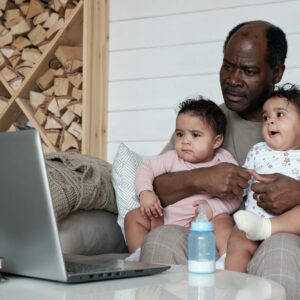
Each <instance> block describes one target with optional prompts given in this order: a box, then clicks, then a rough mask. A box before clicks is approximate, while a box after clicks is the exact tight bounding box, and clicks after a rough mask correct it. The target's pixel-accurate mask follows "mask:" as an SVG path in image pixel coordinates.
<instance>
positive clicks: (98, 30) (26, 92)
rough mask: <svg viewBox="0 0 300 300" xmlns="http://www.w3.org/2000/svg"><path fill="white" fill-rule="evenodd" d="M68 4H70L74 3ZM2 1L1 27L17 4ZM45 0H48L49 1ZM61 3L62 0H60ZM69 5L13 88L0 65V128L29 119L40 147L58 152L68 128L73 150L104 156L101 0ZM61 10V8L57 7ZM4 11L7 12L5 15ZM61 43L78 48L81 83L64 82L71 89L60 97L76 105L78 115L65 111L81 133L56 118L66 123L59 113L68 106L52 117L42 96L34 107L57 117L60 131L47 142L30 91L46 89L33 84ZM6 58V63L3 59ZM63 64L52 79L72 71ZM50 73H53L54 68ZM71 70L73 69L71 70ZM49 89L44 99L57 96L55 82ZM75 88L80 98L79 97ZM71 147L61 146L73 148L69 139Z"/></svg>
mask: <svg viewBox="0 0 300 300" xmlns="http://www.w3.org/2000/svg"><path fill="white" fill-rule="evenodd" d="M37 1H38V0H37ZM38 2H39V4H40V5H41V6H45V1H38ZM69 2H70V3H72V4H73V3H75V2H76V1H69ZM7 3H8V4H7V7H6V10H5V11H3V15H2V17H1V19H0V20H2V21H3V22H2V24H4V26H5V24H6V22H5V21H7V20H5V16H6V13H7V12H8V10H11V9H15V8H19V7H17V6H16V5H15V4H14V3H15V1H12V0H8V1H7ZM24 3H25V4H26V3H27V5H29V4H30V3H31V2H30V0H27V1H26V0H25V1H23V5H24ZM51 3H53V2H50V1H49V5H50V4H51ZM62 3H65V1H62ZM75 4H76V6H75V7H74V8H73V9H72V11H71V13H70V14H69V15H68V17H67V18H66V19H65V20H64V24H63V26H62V27H61V29H60V30H59V31H58V32H57V33H56V34H55V35H54V36H53V37H52V38H51V39H49V40H47V44H46V46H45V47H44V48H43V51H42V54H41V55H40V57H39V59H38V60H37V61H36V63H35V64H34V65H33V66H32V68H31V70H29V71H28V72H27V73H26V76H25V78H24V79H23V81H22V82H21V84H20V86H19V87H18V88H16V87H13V86H12V84H10V82H7V81H6V79H5V77H4V76H3V75H2V74H1V70H2V69H3V68H4V66H5V65H4V66H3V65H2V66H1V68H0V93H1V94H0V95H2V96H5V97H6V98H8V99H9V100H8V102H7V104H6V106H5V108H4V109H2V112H1V114H0V131H6V130H8V129H10V128H11V126H12V124H14V123H16V122H27V121H29V123H30V125H32V126H33V127H35V128H36V129H37V130H38V131H39V133H40V136H41V138H42V140H43V143H44V144H45V146H46V147H45V149H48V151H50V152H53V151H62V149H65V148H66V146H65V144H64V145H63V141H64V135H65V132H66V131H68V137H70V132H71V137H72V139H73V138H74V139H75V140H77V141H78V149H77V151H78V152H81V153H84V154H90V155H93V156H98V157H101V158H105V156H106V126H107V125H106V122H107V121H106V114H107V43H108V34H107V32H108V28H107V22H108V20H107V11H108V7H107V1H105V0H96V1H87V0H86V1H83V0H81V1H77V3H75ZM51 9H52V10H51ZM61 9H62V10H63V12H64V11H65V9H66V8H65V7H63V8H61ZM45 10H48V11H50V12H51V13H56V12H55V11H53V7H45ZM60 12H61V11H60ZM7 15H9V14H8V13H7ZM23 17H24V18H26V16H25V15H22V18H23ZM31 22H32V20H31ZM0 26H1V25H0ZM9 29H10V28H9V27H8V28H7V30H9ZM0 35H1V27H0ZM21 36H23V37H26V38H27V33H26V34H22V35H21ZM14 38H16V37H14ZM7 46H8V47H10V48H9V49H13V50H14V49H16V48H14V46H13V44H11V45H5V46H3V47H2V48H5V47H7ZM32 46H33V45H32V44H31V45H29V46H28V47H32ZM62 47H63V48H66V47H74V49H75V48H76V50H78V49H82V55H81V61H82V67H81V68H80V69H79V74H81V75H82V85H81V86H80V87H78V88H77V87H76V88H75V87H74V86H72V84H69V83H67V87H69V85H70V89H68V90H70V91H71V90H72V91H73V92H70V94H66V95H65V94H63V95H64V97H70V99H71V98H72V99H73V100H71V102H72V103H78V102H81V103H82V115H76V114H72V112H71V113H69V112H68V113H69V114H70V115H73V116H74V121H73V120H72V122H75V123H76V124H75V125H76V126H77V128H80V127H82V134H81V137H80V135H76V134H74V131H73V132H72V131H70V132H69V129H70V124H68V123H66V122H63V121H61V120H64V121H66V118H65V119H64V118H62V116H63V114H64V113H65V112H66V110H68V109H69V108H70V107H66V108H62V110H61V111H59V116H57V115H55V116H54V115H53V111H51V110H48V107H49V106H48V105H49V103H50V102H51V101H50V100H49V101H48V100H47V101H46V102H44V103H42V104H40V107H42V109H43V113H45V115H46V117H47V118H50V119H52V117H53V119H54V118H55V119H57V118H58V119H59V120H58V121H61V124H62V129H61V131H59V130H60V129H57V130H58V131H59V132H60V133H59V139H58V140H57V143H56V144H53V139H50V138H49V130H47V129H45V127H44V126H45V124H43V123H42V124H40V123H39V121H40V119H37V118H36V115H35V113H36V110H37V109H38V107H33V106H32V105H31V104H32V103H31V100H32V99H31V95H32V92H37V93H46V92H45V89H44V88H43V89H41V86H39V85H38V83H37V82H38V80H39V79H40V78H41V77H42V76H43V75H44V74H45V73H46V72H48V71H49V69H51V68H50V67H49V66H50V62H51V61H53V59H56V60H57V57H56V56H57V51H58V49H59V48H60V49H61V48H62ZM2 48H0V51H2ZM32 48H36V49H37V48H38V47H37V46H36V47H32ZM6 60H7V61H8V59H7V58H6ZM8 64H9V61H8ZM66 65H67V64H65V65H63V67H62V68H61V69H62V70H63V72H64V73H63V75H62V74H61V70H59V72H60V73H59V74H56V75H55V76H56V77H55V78H65V79H66V78H68V76H69V75H70V73H72V70H69V69H67V67H66ZM12 67H13V66H12V64H10V65H9V68H12ZM51 70H52V69H51ZM54 72H56V71H55V70H54ZM76 72H78V71H77V70H76ZM74 73H75V72H74ZM4 75H5V73H4ZM81 75H78V76H81ZM18 76H19V75H18ZM20 76H21V75H20ZM51 79H52V78H51ZM96 80H97V82H96ZM57 82H59V80H55V83H57ZM52 86H53V85H52ZM71 88H72V89H71ZM54 90H55V93H54V94H52V95H51V96H50V97H52V98H53V97H54V98H55V99H56V98H59V96H60V94H58V92H57V91H58V88H57V86H56V87H55V88H54ZM68 92H69V91H68ZM81 92H82V97H81V99H80V95H81ZM48 98H49V97H48ZM48 98H46V99H48ZM30 99H31V100H30ZM70 109H71V108H70ZM76 112H77V111H76ZM60 114H61V115H60ZM78 130H79V129H78ZM75 133H76V132H75ZM72 134H74V135H72ZM51 141H52V142H51ZM65 141H66V139H65ZM70 145H71V144H70ZM72 145H73V146H70V148H66V150H67V151H68V150H70V151H74V150H75V151H76V148H77V147H75V146H74V145H77V142H76V143H75V144H74V143H73V144H72ZM74 147H75V148H74Z"/></svg>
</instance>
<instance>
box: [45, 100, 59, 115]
mask: <svg viewBox="0 0 300 300" xmlns="http://www.w3.org/2000/svg"><path fill="white" fill-rule="evenodd" d="M48 111H50V112H51V113H53V114H54V115H55V116H56V117H60V116H61V113H60V109H59V107H58V103H57V100H56V98H55V97H53V98H52V100H51V101H50V103H49V105H48Z"/></svg>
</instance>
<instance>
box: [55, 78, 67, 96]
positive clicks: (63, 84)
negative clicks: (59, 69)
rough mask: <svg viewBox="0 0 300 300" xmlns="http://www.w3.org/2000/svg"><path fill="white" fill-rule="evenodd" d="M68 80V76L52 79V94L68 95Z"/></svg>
mask: <svg viewBox="0 0 300 300" xmlns="http://www.w3.org/2000/svg"><path fill="white" fill-rule="evenodd" d="M70 87H71V86H70V82H69V80H68V78H55V79H54V95H56V96H67V95H70Z"/></svg>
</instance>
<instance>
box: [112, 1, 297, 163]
mask: <svg viewBox="0 0 300 300" xmlns="http://www.w3.org/2000/svg"><path fill="white" fill-rule="evenodd" d="M299 11H300V0H298V1H293V0H290V1H287V0H286V1H280V0H273V1H270V0H269V1H268V0H206V1H204V0H201V1H200V0H110V46H109V111H108V144H107V153H108V157H107V159H108V161H110V162H112V161H113V158H114V155H115V153H116V150H117V148H118V145H119V143H120V142H125V143H126V144H127V145H128V146H129V147H131V148H132V149H133V150H135V151H136V152H139V153H141V154H144V155H153V154H156V153H158V152H159V151H160V150H161V149H162V148H163V146H164V145H165V144H166V143H167V141H168V139H169V137H170V136H171V133H172V132H173V130H174V126H175V117H176V111H175V109H176V107H177V105H178V103H179V102H180V101H182V100H184V99H185V98H186V97H188V96H192V95H196V94H202V95H204V96H206V97H209V98H211V99H212V100H214V101H215V102H217V103H221V102H222V95H221V90H220V87H219V80H218V72H219V68H220V66H221V62H222V46H223V42H224V39H225V37H226V35H227V33H228V31H229V30H230V29H231V28H232V27H234V26H235V25H237V24H238V23H240V22H244V21H249V20H255V19H263V20H266V21H270V22H272V23H274V24H275V25H277V26H280V27H281V28H282V29H283V30H284V31H285V32H286V34H287V38H288V43H289V51H288V58H287V61H286V66H287V70H286V72H285V76H284V78H283V80H282V82H285V81H292V82H295V83H300V60H299V53H300V20H299Z"/></svg>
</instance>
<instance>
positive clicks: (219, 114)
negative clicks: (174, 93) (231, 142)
mask: <svg viewBox="0 0 300 300" xmlns="http://www.w3.org/2000/svg"><path fill="white" fill-rule="evenodd" d="M178 109H179V110H178V115H179V114H185V113H187V114H191V115H193V116H199V117H200V118H201V119H202V120H203V121H204V122H206V124H207V125H208V126H210V127H211V128H212V129H213V131H214V132H215V133H216V134H223V135H225V131H226V123H227V121H226V116H225V114H224V113H223V111H222V110H221V108H220V107H219V106H218V105H217V104H216V103H215V102H213V101H211V100H209V99H206V98H204V97H202V96H198V97H197V98H190V99H186V100H185V101H183V102H181V103H180V104H179V107H178Z"/></svg>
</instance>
